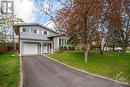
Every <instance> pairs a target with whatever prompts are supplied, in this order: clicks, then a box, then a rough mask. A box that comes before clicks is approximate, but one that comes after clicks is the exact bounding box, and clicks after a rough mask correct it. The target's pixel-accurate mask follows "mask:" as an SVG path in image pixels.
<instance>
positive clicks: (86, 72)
mask: <svg viewBox="0 0 130 87" xmlns="http://www.w3.org/2000/svg"><path fill="white" fill-rule="evenodd" d="M43 56H45V57H47V58H49V59H51V60H53V61H56V62H58V63H60V64H63V65H64V66H66V67H69V68H71V69H74V70H78V71H80V72H83V73H86V74H90V75H93V76H96V77H99V78H103V79H107V80H110V81H113V82H118V83H122V84H125V85H128V83H125V82H121V81H118V80H114V79H111V78H108V77H105V76H100V75H97V74H93V73H90V72H87V71H84V70H81V69H78V68H75V67H72V66H70V65H67V64H65V63H63V62H61V61H58V60H56V59H54V58H51V57H49V56H47V55H43Z"/></svg>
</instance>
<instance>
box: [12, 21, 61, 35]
mask: <svg viewBox="0 0 130 87" xmlns="http://www.w3.org/2000/svg"><path fill="white" fill-rule="evenodd" d="M12 26H13V29H14V31H15V32H16V34H18V32H19V27H20V26H40V27H42V28H44V29H47V30H49V31H52V32H54V33H56V34H59V33H58V32H56V31H54V30H51V29H49V28H48V27H46V26H44V25H41V24H38V23H20V24H14V25H12Z"/></svg>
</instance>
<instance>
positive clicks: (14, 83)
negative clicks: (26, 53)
mask: <svg viewBox="0 0 130 87" xmlns="http://www.w3.org/2000/svg"><path fill="white" fill-rule="evenodd" d="M19 71H20V69H19V56H18V55H17V53H16V52H7V53H4V54H0V87H18V85H19V79H20V75H19Z"/></svg>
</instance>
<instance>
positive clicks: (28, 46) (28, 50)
mask: <svg viewBox="0 0 130 87" xmlns="http://www.w3.org/2000/svg"><path fill="white" fill-rule="evenodd" d="M23 54H24V55H29V54H38V44H34V43H24V46H23Z"/></svg>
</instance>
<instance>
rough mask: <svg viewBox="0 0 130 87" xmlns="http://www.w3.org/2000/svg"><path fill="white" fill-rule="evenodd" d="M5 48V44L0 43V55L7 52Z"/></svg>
mask: <svg viewBox="0 0 130 87" xmlns="http://www.w3.org/2000/svg"><path fill="white" fill-rule="evenodd" d="M7 50H8V49H7V46H6V44H5V43H0V53H5V52H6V51H7Z"/></svg>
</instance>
